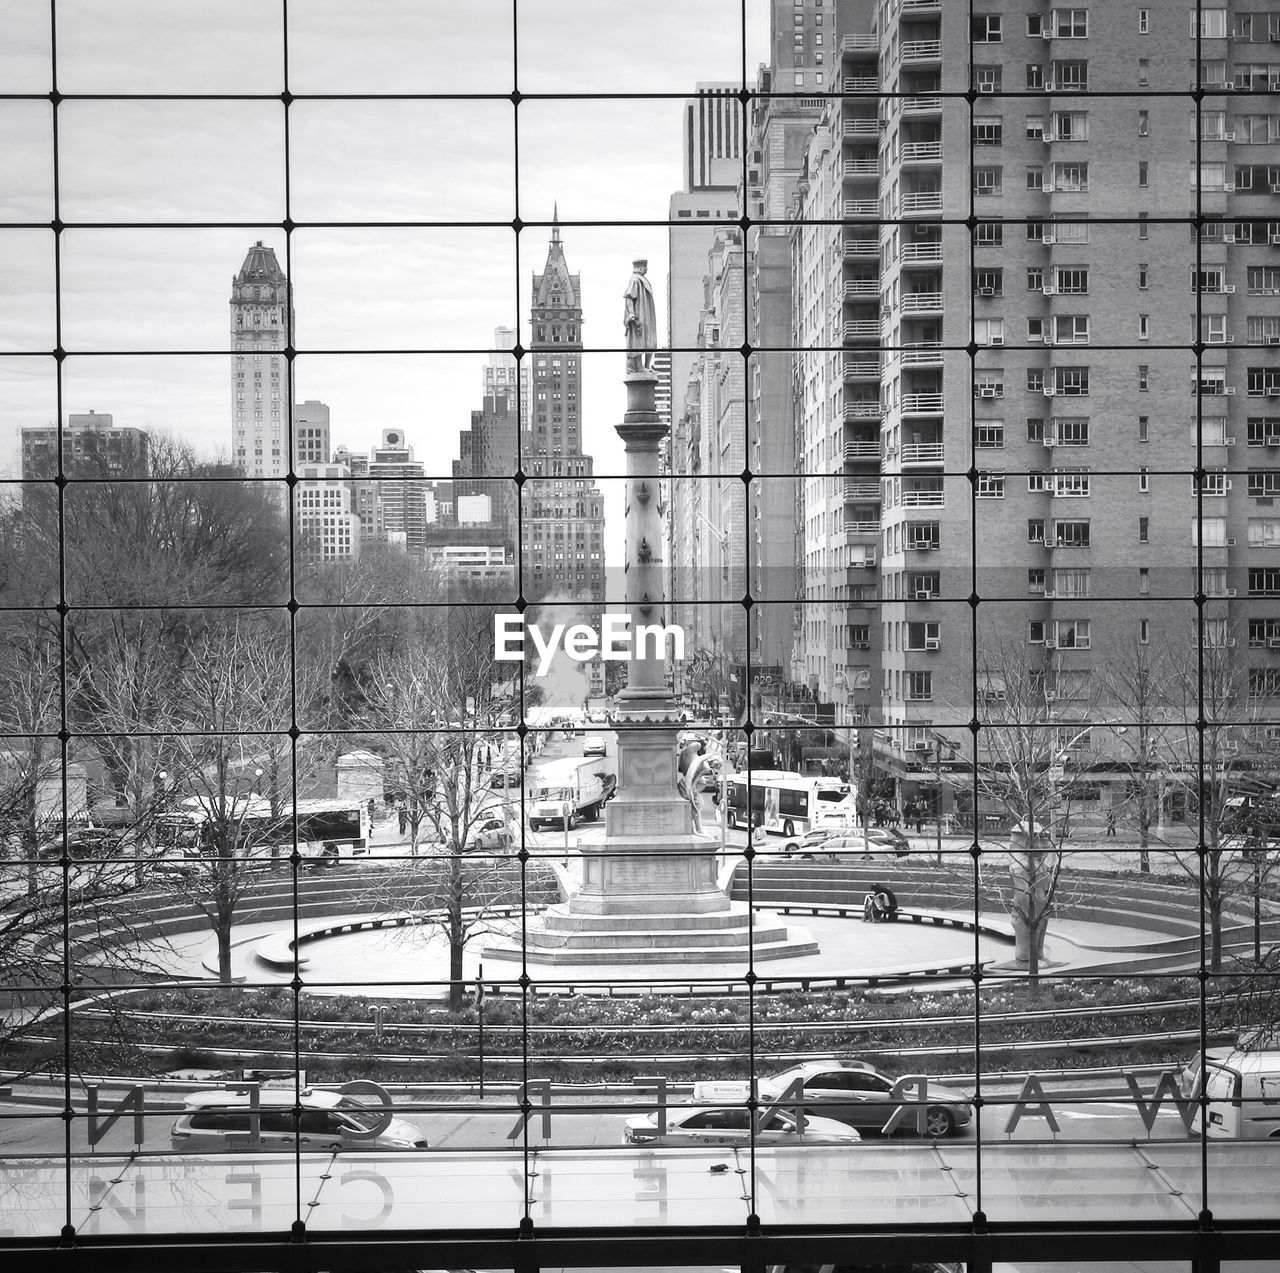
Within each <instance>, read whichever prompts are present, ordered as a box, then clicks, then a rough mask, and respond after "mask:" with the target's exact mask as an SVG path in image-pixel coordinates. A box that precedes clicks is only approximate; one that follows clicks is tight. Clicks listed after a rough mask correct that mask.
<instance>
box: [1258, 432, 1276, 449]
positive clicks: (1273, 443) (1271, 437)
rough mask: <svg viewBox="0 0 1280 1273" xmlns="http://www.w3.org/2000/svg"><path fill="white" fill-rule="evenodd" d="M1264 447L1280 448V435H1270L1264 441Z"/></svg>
mask: <svg viewBox="0 0 1280 1273" xmlns="http://www.w3.org/2000/svg"><path fill="white" fill-rule="evenodd" d="M1262 445H1263V446H1280V433H1268V434H1267V436H1266V437H1265V438H1264V439H1263V441H1262Z"/></svg>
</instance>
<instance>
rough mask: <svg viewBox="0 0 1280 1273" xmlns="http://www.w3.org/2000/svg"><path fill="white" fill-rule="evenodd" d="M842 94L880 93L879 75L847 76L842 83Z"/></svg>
mask: <svg viewBox="0 0 1280 1273" xmlns="http://www.w3.org/2000/svg"><path fill="white" fill-rule="evenodd" d="M840 91H841V92H842V93H875V94H879V92H880V77H879V76H878V75H846V76H845V77H844V78H843V79H842V80H841V81H840Z"/></svg>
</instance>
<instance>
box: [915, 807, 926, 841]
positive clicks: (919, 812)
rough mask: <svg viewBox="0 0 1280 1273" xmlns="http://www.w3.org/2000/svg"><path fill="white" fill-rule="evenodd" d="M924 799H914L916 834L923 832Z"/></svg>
mask: <svg viewBox="0 0 1280 1273" xmlns="http://www.w3.org/2000/svg"><path fill="white" fill-rule="evenodd" d="M924 812H925V810H924V801H923V800H917V801H916V835H923V834H924Z"/></svg>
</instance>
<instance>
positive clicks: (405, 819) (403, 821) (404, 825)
mask: <svg viewBox="0 0 1280 1273" xmlns="http://www.w3.org/2000/svg"><path fill="white" fill-rule="evenodd" d="M396 822H397V824H398V826H399V831H400V834H401V835H404V833H405V831H406V830H407V829H408V827H409V810H408V809H406V808H405V807H404V801H403V800H397V801H396Z"/></svg>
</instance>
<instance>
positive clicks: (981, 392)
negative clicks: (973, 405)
mask: <svg viewBox="0 0 1280 1273" xmlns="http://www.w3.org/2000/svg"><path fill="white" fill-rule="evenodd" d="M978 396H979V397H981V398H994V397H995V396H996V391H995V390H994V389H993V388H992V387H991V386H990V385H981V386H979V388H978Z"/></svg>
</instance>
